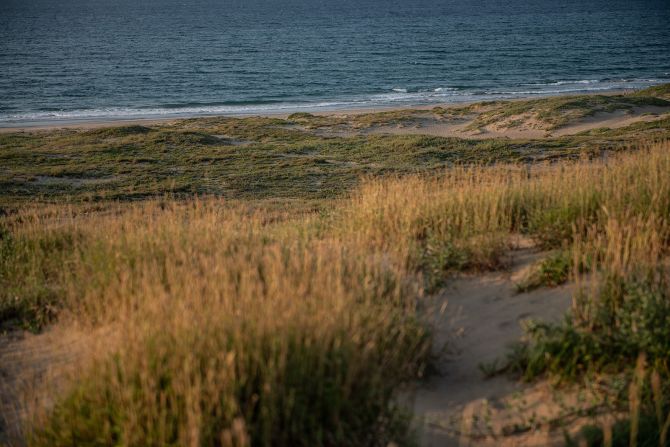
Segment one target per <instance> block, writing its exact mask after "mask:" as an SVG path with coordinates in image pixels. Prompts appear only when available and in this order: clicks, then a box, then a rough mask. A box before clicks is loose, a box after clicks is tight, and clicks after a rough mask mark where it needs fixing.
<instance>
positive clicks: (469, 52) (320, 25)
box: [0, 0, 670, 126]
mask: <svg viewBox="0 0 670 447" xmlns="http://www.w3.org/2000/svg"><path fill="white" fill-rule="evenodd" d="M668 24H670V2H669V1H667V0H590V1H573V0H568V1H553V0H507V1H502V0H472V1H462V0H443V1H438V0H414V1H409V0H356V1H354V0H338V1H332V2H330V1H326V0H190V1H188V0H143V1H135V0H132V1H131V0H115V1H111V2H110V1H103V0H61V1H59V2H55V1H50V0H3V1H2V2H0V67H2V68H1V70H0V126H12V125H20V124H22V123H31V122H54V123H57V122H62V121H77V120H114V119H135V118H160V117H182V116H200V115H253V114H271V113H290V112H296V111H307V112H313V111H328V110H342V109H372V108H381V107H392V106H412V105H417V106H418V105H430V104H442V103H458V102H470V101H479V100H491V99H505V98H521V97H533V96H538V95H559V94H571V93H574V94H579V93H589V92H608V91H615V90H626V89H640V88H645V87H648V86H651V85H656V84H661V83H666V82H670V26H669V25H668Z"/></svg>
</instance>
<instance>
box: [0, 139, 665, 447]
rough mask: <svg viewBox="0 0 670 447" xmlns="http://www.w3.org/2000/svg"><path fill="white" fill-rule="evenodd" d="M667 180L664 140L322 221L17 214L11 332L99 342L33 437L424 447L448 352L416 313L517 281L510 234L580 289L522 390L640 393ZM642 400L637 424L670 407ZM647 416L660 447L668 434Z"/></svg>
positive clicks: (28, 209)
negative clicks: (419, 397) (446, 295)
mask: <svg viewBox="0 0 670 447" xmlns="http://www.w3.org/2000/svg"><path fill="white" fill-rule="evenodd" d="M668 173H670V144H669V143H668V142H667V141H664V142H657V143H643V142H641V143H639V144H637V145H636V146H634V147H631V148H630V150H628V151H626V152H622V153H620V154H618V155H616V156H610V157H597V158H592V159H590V158H588V157H586V158H582V159H577V160H569V159H568V160H563V161H560V162H557V163H539V164H532V165H529V164H516V163H499V164H494V165H490V166H486V165H484V166H478V165H463V166H454V167H451V168H447V169H446V170H442V171H438V172H431V173H423V174H408V175H402V176H393V175H391V176H387V177H383V178H380V177H368V178H366V179H364V180H363V181H362V183H361V184H360V185H359V186H357V187H356V188H355V189H354V190H352V191H351V192H350V193H348V194H347V195H346V196H343V197H340V198H337V199H334V200H333V201H332V202H331V203H330V204H329V205H328V206H326V207H322V208H319V209H318V210H316V211H312V210H310V209H304V208H299V209H297V210H283V209H281V208H278V207H276V206H270V207H267V208H264V207H263V205H262V204H260V205H255V206H250V205H249V204H248V203H244V202H235V201H226V200H224V199H220V198H214V197H206V196H201V197H199V198H196V199H190V200H184V199H180V198H177V197H169V196H165V197H162V198H156V199H151V200H146V201H142V202H137V203H120V202H112V203H86V202H81V203H70V204H51V205H44V204H43V205H32V204H25V205H22V206H18V207H16V208H15V209H14V210H12V211H11V212H8V213H6V214H5V215H4V216H2V218H1V221H0V222H1V227H0V235H1V237H0V285H1V287H0V302H1V303H2V307H1V309H0V314H1V315H2V320H3V321H4V322H5V323H6V322H12V321H13V322H14V324H22V325H24V326H25V327H30V328H33V330H36V331H39V330H42V331H48V330H53V328H61V330H65V331H67V330H71V331H72V332H73V333H76V334H80V335H79V336H80V337H83V339H84V340H85V344H86V345H88V346H92V347H94V349H88V350H82V353H83V352H85V354H82V353H80V354H79V355H77V353H73V356H74V358H76V365H77V367H76V368H74V370H72V371H69V372H68V374H67V375H66V376H67V377H66V378H63V379H61V380H60V381H59V383H58V386H55V385H54V384H51V386H50V385H49V384H44V389H43V390H40V393H38V394H39V396H41V397H40V398H37V399H35V401H34V402H33V404H32V405H31V408H30V411H29V414H28V416H26V418H25V419H26V421H25V425H24V428H23V434H24V439H25V440H26V442H27V443H28V444H29V445H33V446H47V445H48V446H58V445H63V446H65V445H117V444H118V445H145V446H146V445H222V446H242V445H387V444H389V443H390V442H395V443H398V444H402V445H405V444H412V443H413V442H414V439H415V438H414V435H413V428H412V427H413V426H412V420H411V411H410V410H409V409H408V408H407V407H406V405H405V404H404V402H403V393H404V392H405V391H406V390H407V389H408V386H409V385H411V383H412V382H413V381H415V380H417V379H419V378H421V377H422V376H423V375H425V374H426V373H428V372H430V370H431V365H432V358H433V357H432V356H433V353H434V352H435V349H436V348H439V347H436V346H433V338H432V333H431V326H430V323H429V322H430V319H431V315H430V314H431V313H432V312H433V311H434V310H432V309H430V308H428V307H426V306H424V305H423V303H424V300H423V299H422V297H424V296H426V295H427V294H429V293H436V292H437V291H439V290H440V288H441V287H442V286H443V285H444V284H445V281H448V278H449V275H452V274H455V273H457V272H461V271H475V272H476V271H480V270H491V269H501V268H505V266H506V262H507V257H506V255H507V253H509V251H510V250H513V249H514V239H515V238H516V237H518V236H519V235H523V236H524V237H527V238H530V239H532V240H533V241H535V243H536V244H537V245H538V246H541V247H543V248H550V249H559V250H560V251H561V253H564V257H565V260H566V261H565V262H566V263H567V265H568V267H567V270H569V272H568V273H567V274H566V275H564V276H565V278H564V279H563V280H567V279H571V280H574V281H577V283H578V284H580V283H583V287H580V288H579V292H578V293H577V294H576V295H575V297H574V302H573V308H572V310H571V312H570V314H569V315H568V316H567V317H566V320H565V322H564V323H561V324H558V325H542V324H538V325H536V326H534V327H532V328H531V329H530V338H529V341H528V342H527V343H526V344H525V345H524V347H523V349H518V350H517V351H516V353H515V357H514V358H513V360H514V361H513V362H511V363H510V364H511V365H513V366H514V368H516V371H517V373H519V374H521V375H522V376H524V377H526V379H532V378H534V377H538V376H540V375H550V376H555V377H561V378H563V379H565V380H579V379H580V378H582V377H585V376H588V375H590V374H604V375H607V374H609V375H621V374H623V376H624V377H629V376H630V374H629V375H627V373H626V372H627V371H631V369H632V368H631V367H630V365H632V364H634V363H635V359H636V358H638V356H639V355H640V354H641V353H644V355H645V356H646V361H647V362H648V364H649V365H651V367H650V370H651V368H653V371H654V374H655V375H654V377H656V376H658V378H659V379H658V380H657V383H665V384H668V383H670V370H669V367H670V365H668V356H667V353H668V352H669V349H670V346H669V345H668V340H670V333H668V327H670V325H668V322H669V321H670V299H669V298H668V292H667V290H668V289H667V278H668V272H667V262H666V260H667V254H668V253H667V252H668V248H669V247H670V245H669V244H670V233H669V231H670V227H669V226H668V219H669V218H670V176H669V175H668ZM587 278H588V281H587V280H586V279H587ZM559 282H560V281H559ZM17 322H18V323H17ZM482 324H486V323H485V322H482ZM631 374H632V372H631ZM640 393H642V394H640ZM640 393H638V394H639V396H642V397H639V398H638V400H640V399H641V403H640V404H639V405H638V407H640V408H642V410H640V411H642V413H643V414H649V415H653V414H654V411H655V410H654V409H655V408H656V409H659V408H660V409H659V411H660V412H661V413H663V411H665V410H667V407H668V405H669V404H670V402H668V399H667V396H668V394H667V393H665V392H663V393H660V394H659V393H658V392H656V394H654V395H656V396H658V395H660V396H662V398H660V400H658V399H657V400H653V399H652V398H651V396H652V394H651V391H648V390H647V389H646V388H645V391H640ZM644 393H647V394H644ZM645 396H649V398H648V399H646V400H645ZM622 402H623V401H622ZM654 402H658V403H654ZM622 405H625V404H623V403H622ZM659 405H660V407H659ZM663 414H665V413H663ZM645 421H650V422H649V423H650V424H651V426H653V427H655V428H654V429H653V430H649V431H648V433H652V434H651V435H649V436H652V437H653V436H655V438H654V439H656V440H657V441H658V440H659V439H660V437H661V436H662V432H663V424H664V421H661V420H660V419H659V421H658V423H657V422H655V421H656V419H655V417H650V418H647V419H645ZM629 427H630V426H629ZM626 433H628V434H630V430H629V431H628V432H626ZM654 433H655V434H654ZM636 436H637V435H636ZM663 436H666V435H663ZM650 439H651V438H650Z"/></svg>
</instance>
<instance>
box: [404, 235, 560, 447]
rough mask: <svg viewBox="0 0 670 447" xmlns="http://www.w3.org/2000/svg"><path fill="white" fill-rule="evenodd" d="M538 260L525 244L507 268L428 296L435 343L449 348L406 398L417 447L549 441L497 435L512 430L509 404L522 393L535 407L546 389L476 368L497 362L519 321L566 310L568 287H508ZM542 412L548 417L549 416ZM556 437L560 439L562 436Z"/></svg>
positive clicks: (552, 317) (548, 439)
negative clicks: (437, 311) (436, 314)
mask: <svg viewBox="0 0 670 447" xmlns="http://www.w3.org/2000/svg"><path fill="white" fill-rule="evenodd" d="M544 255H545V253H540V252H538V251H537V250H535V249H533V248H530V247H527V248H523V249H520V250H516V251H514V252H513V253H512V257H513V258H512V267H511V269H510V271H508V272H502V273H501V272H495V273H489V274H485V275H482V276H476V277H468V278H462V279H458V280H456V281H454V282H452V283H451V284H450V285H449V287H448V288H447V289H446V290H445V291H444V292H443V293H441V294H440V295H438V296H436V297H434V298H433V300H434V302H433V303H432V304H433V305H434V306H436V308H443V309H445V311H444V317H443V318H440V319H439V320H438V321H437V345H438V346H439V345H440V343H447V344H448V345H450V346H452V349H451V350H450V351H451V352H448V353H447V354H446V355H443V356H442V361H441V364H440V368H441V369H442V371H443V373H442V374H440V375H437V376H434V377H432V378H430V379H429V380H427V381H426V382H425V383H422V384H421V385H420V386H419V388H418V389H417V390H416V393H415V395H414V410H415V414H416V416H417V417H418V420H419V425H420V428H419V431H420V432H421V440H422V445H423V446H426V447H428V446H430V447H433V446H470V445H473V446H475V445H477V446H479V445H486V446H489V445H491V446H493V445H496V446H502V445H538V446H539V445H551V443H552V442H553V441H552V439H553V438H554V435H553V434H550V433H546V432H545V433H541V432H538V431H537V430H535V431H534V432H533V433H529V430H526V429H525V428H524V429H519V428H518V427H517V430H519V431H522V432H523V433H522V437H519V436H502V433H506V434H508V435H509V433H510V432H514V431H515V429H514V427H515V426H516V425H517V422H516V421H515V417H516V416H517V414H516V412H517V411H518V410H515V409H514V408H511V407H513V405H510V402H511V399H514V398H516V397H517V396H519V395H524V396H525V398H527V399H530V400H533V399H534V400H535V402H534V404H535V406H536V407H537V404H539V403H540V402H543V401H545V400H546V399H545V396H544V394H546V393H547V392H550V391H548V389H545V388H547V387H546V386H545V385H544V384H542V385H539V384H536V385H524V384H521V383H519V382H518V381H514V380H511V379H510V378H508V377H506V376H502V375H498V376H495V377H493V378H488V379H486V378H485V377H484V373H483V372H482V370H481V369H480V365H481V364H482V363H488V364H493V362H495V361H496V359H504V355H505V353H506V352H507V348H508V346H509V344H511V343H513V342H515V341H518V340H519V339H520V338H521V337H522V335H523V329H522V324H523V322H524V321H525V320H528V319H542V320H544V321H558V320H559V319H561V318H562V317H563V315H565V313H566V311H567V310H568V309H569V307H570V304H571V296H572V289H573V286H571V285H566V286H562V287H557V288H551V289H548V288H544V289H539V290H536V291H533V292H530V293H523V294H517V293H516V288H515V285H516V283H517V282H518V281H519V280H520V279H521V277H522V276H523V274H524V272H525V271H527V269H528V268H529V266H531V265H532V264H533V263H534V262H535V261H537V260H538V259H540V258H542V257H543V256H544ZM524 403H525V405H526V408H524V410H523V411H525V412H528V411H529V408H528V406H529V405H530V406H532V405H533V403H532V402H531V403H529V402H528V401H526V402H524ZM508 407H510V408H508ZM543 412H544V414H545V415H546V416H549V413H550V412H551V411H550V410H549V409H544V410H543ZM487 418H488V420H484V419H487ZM518 425H519V426H521V425H522V424H521V423H518ZM522 438H523V439H522ZM557 439H558V440H560V441H562V440H563V437H562V435H561V436H560V437H558V438H557ZM558 445H562V444H558Z"/></svg>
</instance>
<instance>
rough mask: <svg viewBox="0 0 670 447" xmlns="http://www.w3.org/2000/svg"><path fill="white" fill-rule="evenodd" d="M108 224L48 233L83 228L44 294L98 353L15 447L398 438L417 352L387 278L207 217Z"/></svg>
mask: <svg viewBox="0 0 670 447" xmlns="http://www.w3.org/2000/svg"><path fill="white" fill-rule="evenodd" d="M163 208H164V209H163ZM116 211H117V212H116V213H111V214H107V215H102V216H76V217H73V219H74V221H75V222H77V223H75V224H72V223H70V224H69V225H68V224H67V223H66V224H65V225H64V226H65V228H61V229H60V230H59V231H67V229H69V230H71V231H74V229H75V228H76V227H77V226H78V225H79V223H82V224H83V223H84V222H85V224H84V225H82V227H81V236H80V239H79V240H78V242H77V243H76V244H74V247H71V248H70V249H69V250H67V252H68V255H67V256H66V258H67V259H66V263H67V265H68V268H67V269H65V271H62V273H61V276H60V278H59V279H58V281H59V282H60V286H61V290H62V291H63V293H62V294H61V299H62V300H63V302H62V303H61V307H62V311H61V312H62V314H61V319H62V321H66V320H70V321H71V320H73V319H74V320H75V321H76V322H78V323H77V324H79V325H82V326H84V327H90V328H91V329H92V330H93V329H94V328H106V329H107V332H106V334H107V335H106V337H108V338H109V340H108V341H107V342H106V345H107V348H106V352H102V353H100V354H99V355H98V356H94V358H91V359H88V361H87V362H86V364H87V366H86V367H82V369H81V371H80V372H78V373H77V374H76V377H75V379H73V381H72V382H71V385H70V386H68V387H66V389H65V390H64V391H62V392H61V393H58V395H59V396H60V397H59V398H58V399H57V401H56V403H55V405H53V406H52V407H49V408H48V409H47V410H45V411H44V412H42V413H40V412H39V411H38V412H36V414H35V420H34V422H33V425H32V427H33V429H32V430H31V431H30V432H29V436H28V439H29V444H30V445H36V446H41V445H49V446H57V445H71V444H72V442H73V441H72V440H73V439H74V440H76V442H77V443H81V444H104V445H111V444H123V445H144V446H146V445H230V446H233V445H342V444H347V445H381V444H384V445H385V444H386V443H388V442H391V441H395V442H402V443H405V442H406V441H407V439H409V438H408V436H409V435H408V433H409V421H410V420H409V418H408V416H407V414H406V412H405V410H403V409H402V408H401V406H400V405H399V402H398V401H397V400H396V399H397V392H398V390H399V388H400V387H401V385H402V384H404V383H407V381H409V380H411V379H413V378H416V377H418V376H420V375H421V373H422V370H423V368H424V367H425V365H426V362H427V360H428V355H429V347H430V337H429V332H428V331H427V329H426V327H425V326H423V325H422V324H420V323H419V321H418V319H417V317H416V314H415V312H414V310H413V308H414V306H415V304H416V301H415V299H416V297H417V296H418V294H419V293H420V291H419V290H418V289H417V288H416V284H415V283H413V282H412V281H411V278H409V276H408V275H406V274H405V273H404V272H403V270H402V268H400V267H398V266H396V265H394V264H392V263H386V264H385V263H378V262H371V261H370V260H369V259H368V257H369V256H374V253H371V252H366V253H365V254H364V253H361V252H360V251H358V249H357V248H356V246H349V245H347V244H346V243H344V242H343V241H341V240H337V239H330V238H326V239H315V238H313V237H310V236H301V234H300V233H301V232H303V231H307V229H306V228H307V227H303V228H302V229H301V228H298V227H296V226H293V225H288V224H287V223H282V222H281V219H280V222H278V223H277V222H273V219H272V216H269V215H267V216H266V215H256V214H253V213H252V214H247V213H245V212H242V211H239V210H230V209H227V208H226V206H225V205H222V204H217V202H207V203H200V202H196V203H193V204H183V205H182V204H167V206H161V205H158V204H145V205H141V206H137V207H132V208H131V209H119V210H116ZM117 213H118V214H117ZM52 225H54V226H56V227H61V226H63V224H62V223H60V222H58V219H55V220H54V221H52ZM303 225H307V226H309V222H303ZM52 230H53V228H51V229H47V231H52ZM21 231H30V228H26V227H23V228H22V230H17V232H18V233H20V232H21Z"/></svg>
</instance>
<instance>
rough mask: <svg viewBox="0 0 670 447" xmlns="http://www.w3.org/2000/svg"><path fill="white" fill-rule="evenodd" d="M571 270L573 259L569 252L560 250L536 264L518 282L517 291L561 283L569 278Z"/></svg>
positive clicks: (528, 290) (526, 290)
mask: <svg viewBox="0 0 670 447" xmlns="http://www.w3.org/2000/svg"><path fill="white" fill-rule="evenodd" d="M571 270H572V268H571V259H570V258H569V257H568V254H567V253H566V252H564V251H559V252H557V253H554V254H552V255H550V256H548V257H547V258H545V259H543V260H541V261H540V262H539V263H537V264H536V265H534V266H533V268H532V270H531V271H530V272H528V274H527V275H526V276H525V277H524V278H523V279H522V281H521V282H519V284H517V291H518V292H519V293H523V292H530V291H531V290H535V289H537V288H540V287H554V286H558V285H561V284H563V283H565V282H566V281H567V280H568V278H569V276H570V271H571Z"/></svg>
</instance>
